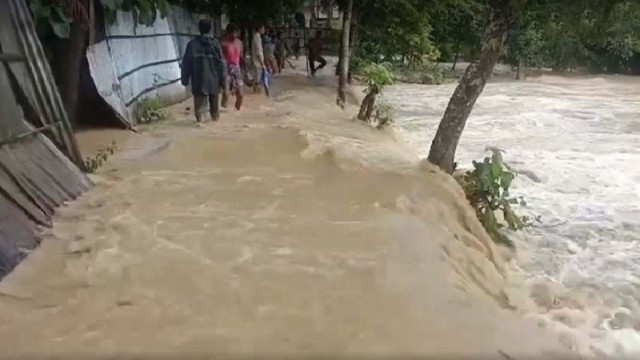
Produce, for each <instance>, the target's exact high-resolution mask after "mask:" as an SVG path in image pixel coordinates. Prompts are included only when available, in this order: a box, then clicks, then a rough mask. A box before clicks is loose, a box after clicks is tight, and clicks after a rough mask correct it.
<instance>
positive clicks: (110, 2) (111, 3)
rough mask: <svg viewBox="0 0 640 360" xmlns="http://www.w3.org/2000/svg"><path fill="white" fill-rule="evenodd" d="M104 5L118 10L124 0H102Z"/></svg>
mask: <svg viewBox="0 0 640 360" xmlns="http://www.w3.org/2000/svg"><path fill="white" fill-rule="evenodd" d="M100 2H101V3H102V5H103V6H104V7H105V8H107V9H109V10H114V11H115V10H118V8H119V7H120V5H122V1H119V0H100Z"/></svg>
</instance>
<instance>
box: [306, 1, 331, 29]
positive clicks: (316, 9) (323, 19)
mask: <svg viewBox="0 0 640 360" xmlns="http://www.w3.org/2000/svg"><path fill="white" fill-rule="evenodd" d="M320 3H321V1H320V0H307V1H305V2H304V5H302V6H301V7H300V8H299V9H298V12H300V13H302V14H303V15H304V17H305V19H306V21H307V27H310V28H326V29H341V28H342V13H341V12H340V10H339V9H338V6H336V5H334V6H331V7H329V8H325V7H323V6H322V5H321V4H320Z"/></svg>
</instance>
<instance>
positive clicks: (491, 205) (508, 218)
mask: <svg viewBox="0 0 640 360" xmlns="http://www.w3.org/2000/svg"><path fill="white" fill-rule="evenodd" d="M492 151H493V154H492V156H491V157H485V158H484V161H483V162H476V161H474V162H473V167H474V169H473V170H470V171H467V172H465V173H463V174H462V175H461V176H459V177H457V178H456V179H457V180H458V182H459V183H460V185H461V186H462V188H463V189H464V193H465V196H466V197H467V200H469V202H470V203H471V206H472V207H473V208H474V210H475V212H476V216H477V217H478V219H479V220H480V222H481V223H482V225H483V226H484V228H485V229H486V230H487V232H488V233H489V235H491V237H492V238H493V240H494V241H495V242H497V243H500V244H504V245H507V246H511V247H512V246H513V242H512V241H511V240H509V239H508V238H507V237H506V236H505V235H504V234H503V233H502V232H501V229H503V228H504V227H505V226H506V227H507V228H508V229H511V230H521V229H523V228H524V227H527V226H530V225H531V221H530V220H529V219H528V218H527V217H526V216H522V217H521V216H518V215H516V213H515V212H514V210H513V209H512V207H511V206H512V205H520V206H526V202H525V201H524V199H523V198H522V197H520V198H516V197H513V196H511V194H510V193H509V188H510V187H511V183H512V182H513V179H515V177H516V174H515V173H514V172H513V171H511V169H510V168H509V166H508V165H506V164H505V163H504V162H503V161H502V154H501V153H500V150H492ZM497 212H501V213H502V217H503V220H504V221H499V220H498V217H497V216H496V213H497ZM536 220H538V221H539V219H536Z"/></svg>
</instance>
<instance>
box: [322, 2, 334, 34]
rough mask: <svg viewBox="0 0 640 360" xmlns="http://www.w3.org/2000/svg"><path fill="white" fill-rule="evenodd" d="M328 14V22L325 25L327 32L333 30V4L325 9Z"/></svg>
mask: <svg viewBox="0 0 640 360" xmlns="http://www.w3.org/2000/svg"><path fill="white" fill-rule="evenodd" d="M325 11H326V13H327V22H326V23H325V24H324V26H325V28H326V29H327V30H329V29H331V21H332V20H333V3H329V6H327V8H326V9H325Z"/></svg>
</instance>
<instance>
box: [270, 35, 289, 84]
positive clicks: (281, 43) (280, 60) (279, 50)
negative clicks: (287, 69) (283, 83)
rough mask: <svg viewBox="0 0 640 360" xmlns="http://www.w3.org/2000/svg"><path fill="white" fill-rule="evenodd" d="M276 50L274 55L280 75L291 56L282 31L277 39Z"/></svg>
mask: <svg viewBox="0 0 640 360" xmlns="http://www.w3.org/2000/svg"><path fill="white" fill-rule="evenodd" d="M275 44H276V50H275V52H274V55H275V57H276V63H277V65H278V74H279V73H281V72H282V70H283V69H284V63H285V61H286V59H287V56H288V55H289V46H288V45H287V42H286V41H285V40H284V39H283V38H282V31H278V32H277V33H276V37H275Z"/></svg>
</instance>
